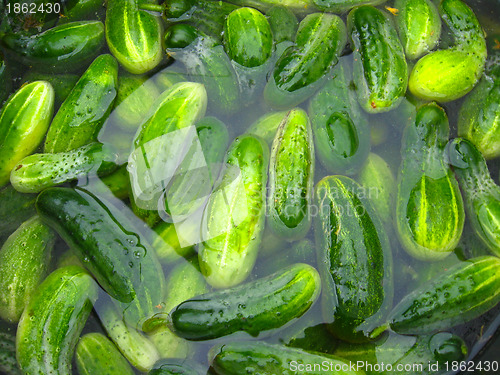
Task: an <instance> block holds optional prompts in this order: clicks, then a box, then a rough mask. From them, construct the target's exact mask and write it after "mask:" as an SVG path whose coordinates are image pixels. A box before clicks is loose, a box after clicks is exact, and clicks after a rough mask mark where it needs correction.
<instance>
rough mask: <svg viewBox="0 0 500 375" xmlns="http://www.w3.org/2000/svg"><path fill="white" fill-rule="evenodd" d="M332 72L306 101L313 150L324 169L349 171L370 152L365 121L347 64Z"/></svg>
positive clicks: (360, 163)
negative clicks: (330, 76) (316, 91)
mask: <svg viewBox="0 0 500 375" xmlns="http://www.w3.org/2000/svg"><path fill="white" fill-rule="evenodd" d="M332 73H333V74H334V78H333V79H331V80H329V81H328V82H327V83H326V84H325V86H324V87H323V88H321V89H320V90H319V91H318V93H317V94H316V95H315V96H314V97H313V98H312V99H311V100H310V102H309V110H308V111H309V116H310V117H311V123H312V127H313V134H314V142H315V145H316V153H317V156H318V159H319V161H320V162H321V164H322V165H323V166H324V167H325V169H326V170H327V171H329V172H331V173H339V172H342V173H345V174H347V175H352V174H354V173H356V172H357V171H358V170H359V169H360V168H361V166H362V165H363V163H364V162H365V160H366V157H367V156H368V153H369V152H370V133H369V129H368V122H367V119H366V115H365V114H364V112H363V111H362V110H361V108H360V106H359V104H358V103H357V98H356V93H355V92H354V90H352V88H351V80H352V74H351V72H350V68H349V66H348V64H345V63H340V64H338V65H337V66H336V67H335V68H334V70H333V72H332Z"/></svg>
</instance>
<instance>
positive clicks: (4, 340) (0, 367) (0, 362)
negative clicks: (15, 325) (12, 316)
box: [0, 332, 21, 375]
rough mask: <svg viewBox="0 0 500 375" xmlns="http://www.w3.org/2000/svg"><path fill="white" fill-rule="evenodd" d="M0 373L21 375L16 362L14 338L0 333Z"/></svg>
mask: <svg viewBox="0 0 500 375" xmlns="http://www.w3.org/2000/svg"><path fill="white" fill-rule="evenodd" d="M0 371H2V373H3V374H5V375H21V371H20V370H19V367H18V366H17V360H16V337H15V335H12V334H10V333H8V332H0Z"/></svg>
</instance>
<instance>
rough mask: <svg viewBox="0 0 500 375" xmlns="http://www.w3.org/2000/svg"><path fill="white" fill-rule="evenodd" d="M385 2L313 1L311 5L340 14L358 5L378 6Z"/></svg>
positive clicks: (366, 0)
mask: <svg viewBox="0 0 500 375" xmlns="http://www.w3.org/2000/svg"><path fill="white" fill-rule="evenodd" d="M385 1H386V0H313V4H314V5H315V6H317V7H318V9H320V10H323V11H327V12H332V13H342V12H345V11H348V10H351V9H352V8H355V7H357V6H360V5H379V4H383V3H385Z"/></svg>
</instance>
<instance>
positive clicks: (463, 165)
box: [448, 138, 500, 256]
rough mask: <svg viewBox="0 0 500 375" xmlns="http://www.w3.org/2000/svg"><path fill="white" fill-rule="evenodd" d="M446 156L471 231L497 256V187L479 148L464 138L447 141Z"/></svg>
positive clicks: (499, 239) (499, 203)
mask: <svg viewBox="0 0 500 375" xmlns="http://www.w3.org/2000/svg"><path fill="white" fill-rule="evenodd" d="M448 158H449V160H450V164H451V165H452V166H453V170H454V171H455V175H456V176H457V178H458V181H459V183H460V187H461V188H462V194H463V195H464V199H465V208H466V211H467V217H468V218H469V222H470V225H471V227H472V229H473V231H474V233H475V234H476V235H477V236H478V237H479V238H480V239H481V241H482V243H483V244H484V245H486V247H487V248H488V250H489V251H490V252H492V253H493V254H495V255H497V256H500V221H499V220H500V187H499V186H498V185H497V184H495V182H494V181H493V179H492V178H491V176H490V172H489V170H488V166H487V165H486V161H485V160H484V158H483V156H482V155H481V153H480V152H479V150H478V149H477V148H476V147H474V145H473V144H472V143H471V142H469V141H468V140H465V139H461V138H457V139H454V140H453V141H451V142H450V143H449V144H448Z"/></svg>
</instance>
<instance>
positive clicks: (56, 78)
mask: <svg viewBox="0 0 500 375" xmlns="http://www.w3.org/2000/svg"><path fill="white" fill-rule="evenodd" d="M79 78H80V77H79V76H78V75H77V74H72V73H67V74H48V73H39V72H36V71H34V70H29V71H28V73H26V74H25V75H24V76H23V80H22V82H23V83H26V82H34V81H46V82H48V83H50V84H51V85H52V88H53V89H54V108H55V110H56V111H57V109H59V107H60V106H61V104H62V103H63V102H64V101H65V100H66V98H67V97H68V95H69V93H70V92H71V90H73V87H74V86H75V84H76V82H78V79H79Z"/></svg>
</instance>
